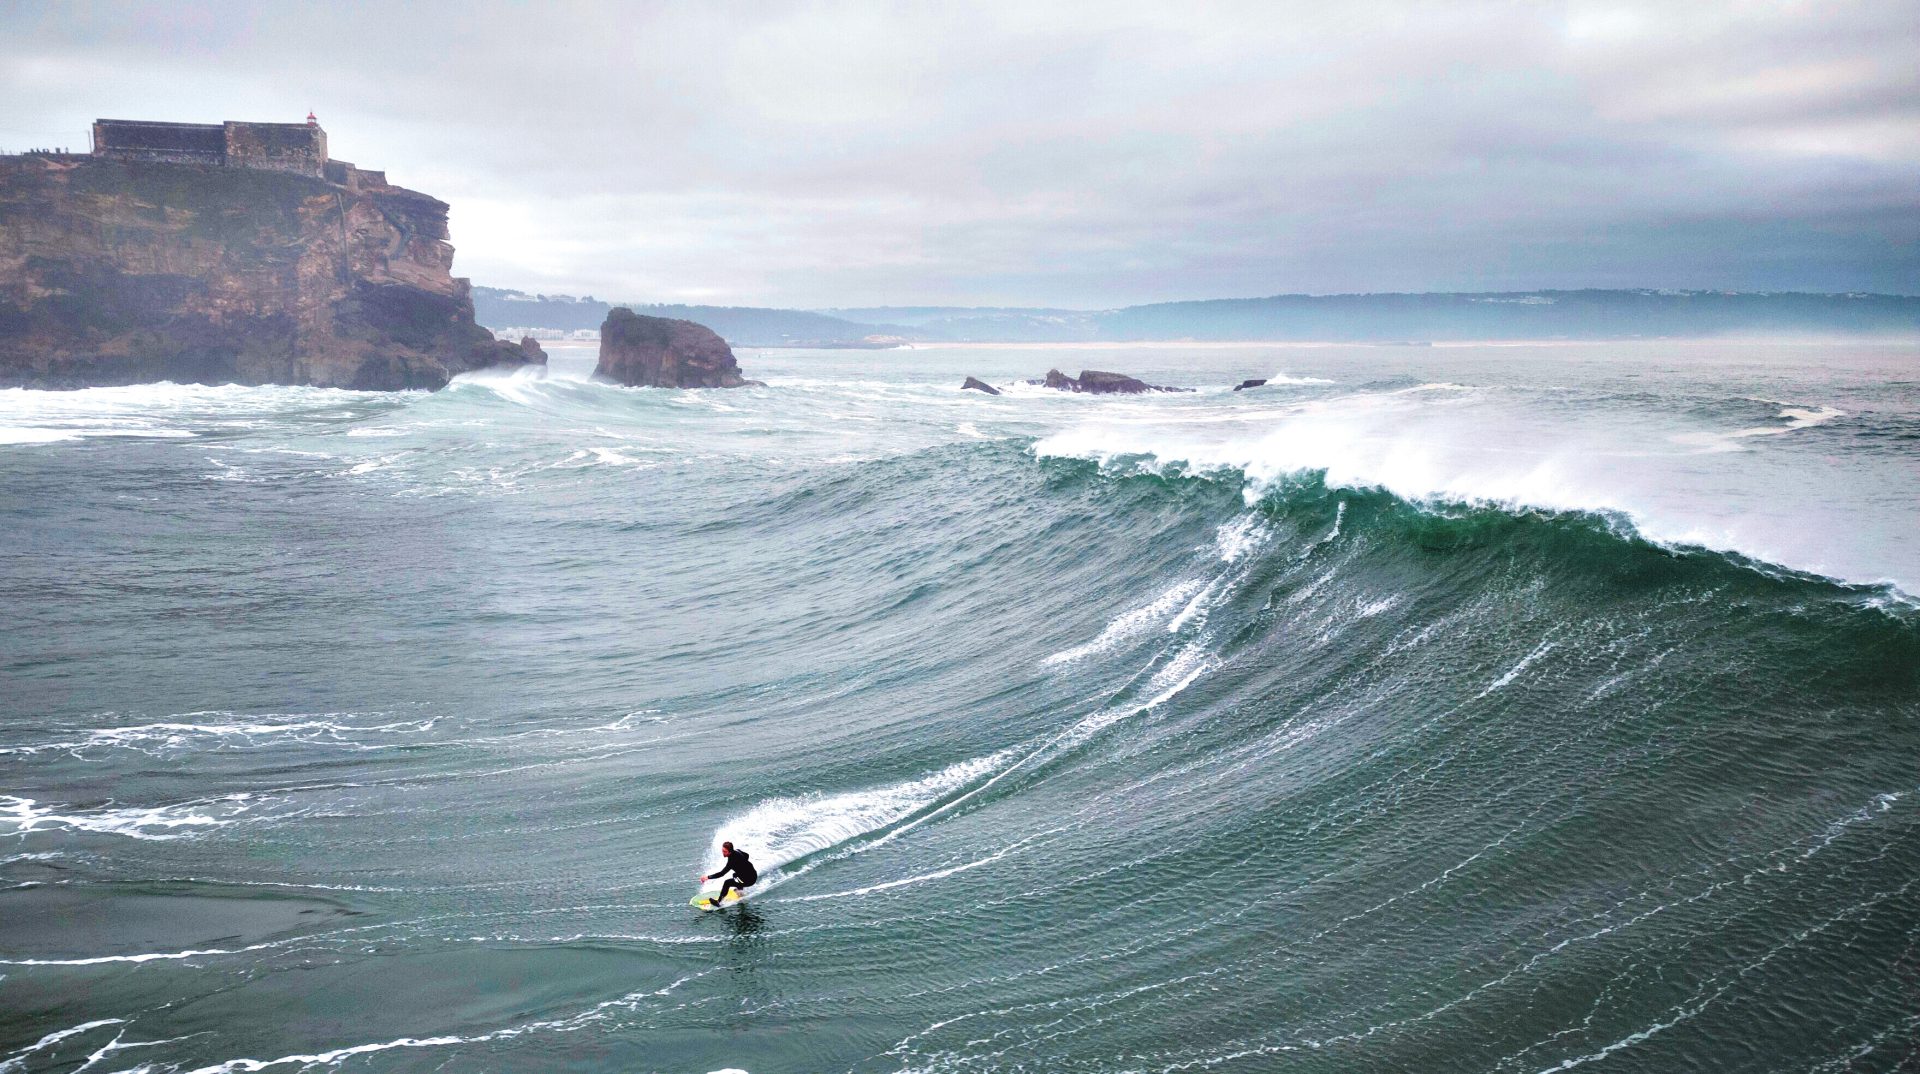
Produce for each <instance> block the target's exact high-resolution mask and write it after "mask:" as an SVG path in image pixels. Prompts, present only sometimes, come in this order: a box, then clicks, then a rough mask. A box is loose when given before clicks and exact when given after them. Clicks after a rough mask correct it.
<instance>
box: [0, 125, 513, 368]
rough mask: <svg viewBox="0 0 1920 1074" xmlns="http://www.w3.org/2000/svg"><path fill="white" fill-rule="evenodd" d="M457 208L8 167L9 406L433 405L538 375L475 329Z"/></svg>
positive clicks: (227, 176) (272, 177)
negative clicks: (165, 392)
mask: <svg viewBox="0 0 1920 1074" xmlns="http://www.w3.org/2000/svg"><path fill="white" fill-rule="evenodd" d="M447 239H448V233H447V204H446V203H445V202H443V201H438V200H436V199H434V198H431V197H428V196H427V195H425V194H421V193H419V192H417V191H413V190H407V189H404V188H402V187H397V186H393V185H391V184H389V183H388V182H387V181H386V178H385V176H384V175H382V174H381V173H379V172H370V171H364V170H361V169H358V168H355V167H354V166H353V165H351V164H347V163H345V162H344V161H329V162H326V165H325V176H324V177H321V176H318V175H301V174H294V173H292V172H285V171H272V170H263V169H258V168H244V167H228V166H224V165H221V164H217V163H178V162H171V161H161V160H119V159H110V158H108V157H105V156H94V157H72V156H69V157H58V158H50V157H43V156H0V386H8V387H28V388H86V387H93V386H99V385H116V384H141V383H149V382H153V381H160V380H170V381H175V382H179V383H192V384H302V385H315V386H319V387H332V388H360V389H374V390H390V389H401V388H439V387H441V386H443V385H445V384H446V383H447V381H448V379H449V378H451V377H452V376H454V375H455V374H457V373H464V372H467V371H469V370H473V369H482V368H486V367H489V366H497V365H507V366H518V365H524V364H526V363H528V362H536V361H542V360H544V355H540V356H539V357H536V355H538V354H539V351H538V348H537V347H536V348H534V350H532V351H529V350H527V349H525V348H524V347H519V346H515V345H514V344H512V343H507V342H502V341H498V340H495V339H494V338H493V334H492V333H491V332H488V331H487V330H486V329H485V328H482V327H480V326H479V325H478V324H476V323H474V318H473V300H472V298H471V296H470V290H469V287H468V283H467V281H466V280H464V279H458V278H456V277H454V276H453V274H452V272H451V268H452V265H453V247H452V245H450V244H449V243H448V241H447Z"/></svg>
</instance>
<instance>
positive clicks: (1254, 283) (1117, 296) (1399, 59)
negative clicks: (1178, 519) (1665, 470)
mask: <svg viewBox="0 0 1920 1074" xmlns="http://www.w3.org/2000/svg"><path fill="white" fill-rule="evenodd" d="M0 35H4V40H5V41H6V47H5V49H4V50H0V146H5V147H6V148H8V149H9V150H18V149H21V148H25V147H28V146H48V145H74V146H84V145H85V144H86V131H87V125H88V123H89V122H90V121H91V120H92V119H93V118H95V117H96V116H112V117H119V118H136V119H173V120H187V121H202V122H214V121H219V120H222V119H261V120H286V121H293V120H298V119H300V118H302V117H304V116H305V115H306V112H307V110H308V109H309V108H311V109H313V110H314V111H315V112H317V113H318V114H319V116H320V119H321V122H322V124H323V125H324V126H325V127H326V128H327V134H328V139H329V141H330V144H331V147H332V151H333V155H334V156H336V157H339V158H343V159H346V160H351V161H354V162H356V163H358V164H360V165H361V166H363V167H372V168H384V169H385V170H386V171H387V172H388V174H389V177H390V178H391V179H392V180H393V181H394V182H397V183H400V184H402V185H405V186H410V187H414V188H416V189H419V190H424V191H426V192H427V193H430V194H433V195H434V196H436V197H439V198H442V199H444V200H446V201H449V202H451V203H452V204H453V206H454V209H453V227H454V241H455V244H456V246H457V247H458V249H459V253H458V257H457V260H456V264H455V269H456V271H457V272H459V273H460V274H462V275H467V276H471V277H473V278H474V280H475V281H476V282H477V283H483V284H493V285H498V286H509V287H519V288H523V289H526V290H530V291H545V292H550V293H551V292H563V293H573V294H586V293H592V294H595V295H598V296H600V297H602V298H621V299H629V300H641V301H668V302H671V301H689V302H713V303H725V304H740V305H781V306H812V307H819V306H841V305H844V306H853V305H878V304H918V303H929V304H934V303H937V304H968V305H971V304H1007V305H1058V306H1073V307H1089V308H1094V307H1108V306H1116V305H1123V304H1127V303H1134V302H1146V301H1156V300H1163V299H1177V298H1203V297H1228V296H1249V295H1265V294H1274V293H1280V292H1312V293H1329V292H1345V291H1422V290H1509V289H1529V288H1536V287H1584V286H1596V287H1626V286H1649V287H1708V288H1729V289H1780V290H1786V289H1791V290H1820V291H1845V290H1871V291H1883V292H1895V293H1903V294H1914V293H1920V74H1917V73H1916V72H1920V3H1915V2H1913V0H1898V2H1887V3H1844V2H1829V3H1719V2H1714V0H1697V2H1689V3H1686V4H1676V3H1662V4H1648V5H1634V4H1612V3H1606V4H1587V3H1572V4H1520V3H1512V4H1506V3H1448V4H1437V3H1436V4H1424V3H1418V4H1416V3H1343V4H1337V5H1335V4H1325V3H1299V4H1279V3H1257V4H1246V5H1213V4H1198V3H1192V2H1178V3H1173V2H1169V3H1160V4H1151V5H1145V4H1143V5H1134V4H1124V3H1086V4H1079V5H1064V4H1060V5H1048V4H1032V3H1018V4H1007V5H1004V6H1000V5H983V4H969V5H916V6H911V7H909V6H905V5H882V4H877V3H876V4H806V5H792V6H786V5H773V4H750V5H738V6H734V5H725V4H712V3H688V4H677V5H665V4H654V5H617V6H616V5H599V4H572V5H568V4H540V5H519V4H499V5H493V4H485V3H459V4H447V5H432V4H410V5H389V4H367V5H361V6H356V5H351V4H344V3H336V4H315V5H312V6H304V5H302V6H295V5H285V6H277V5H254V4H246V5H226V4H198V3H166V4H152V5H87V4H70V5H69V4H39V3H20V2H16V0H0Z"/></svg>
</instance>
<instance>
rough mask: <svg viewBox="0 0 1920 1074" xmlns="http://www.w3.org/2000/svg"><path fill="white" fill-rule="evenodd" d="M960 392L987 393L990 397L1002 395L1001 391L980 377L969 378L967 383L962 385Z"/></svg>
mask: <svg viewBox="0 0 1920 1074" xmlns="http://www.w3.org/2000/svg"><path fill="white" fill-rule="evenodd" d="M960 390H961V391H963V392H964V391H976V392H986V393H987V394H988V395H999V394H1000V389H998V388H996V387H994V386H993V385H991V384H988V383H987V382H986V381H984V380H981V379H980V378H979V377H968V378H967V379H966V381H965V382H963V383H962V384H961V385H960Z"/></svg>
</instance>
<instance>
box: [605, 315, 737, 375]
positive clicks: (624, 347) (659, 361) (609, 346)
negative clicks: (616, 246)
mask: <svg viewBox="0 0 1920 1074" xmlns="http://www.w3.org/2000/svg"><path fill="white" fill-rule="evenodd" d="M593 375H594V376H595V377H597V378H600V379H602V380H609V381H612V382H613V383H615V384H623V385H625V386H627V387H629V388H744V387H749V386H760V382H759V381H756V380H748V379H747V378H746V377H744V376H742V375H741V374H740V363H739V361H738V360H736V359H735V358H734V356H733V348H731V347H729V346H727V341H726V340H724V339H721V338H720V337H719V336H718V335H717V334H715V333H714V331H713V329H711V328H708V327H707V326H705V325H702V324H695V323H693V322H692V321H680V320H674V319H672V318H668V317H644V316H641V315H640V314H637V313H635V312H633V311H632V310H630V309H627V308H626V307H625V306H616V307H614V308H613V309H611V310H609V311H607V319H606V320H605V321H603V322H601V324H600V361H599V364H598V365H596V366H595V367H594V370H593Z"/></svg>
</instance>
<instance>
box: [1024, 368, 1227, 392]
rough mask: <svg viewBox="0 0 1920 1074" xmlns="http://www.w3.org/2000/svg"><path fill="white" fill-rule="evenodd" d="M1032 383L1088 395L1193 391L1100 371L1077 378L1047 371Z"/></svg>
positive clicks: (1084, 370) (1084, 371) (1090, 372)
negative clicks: (1045, 375)
mask: <svg viewBox="0 0 1920 1074" xmlns="http://www.w3.org/2000/svg"><path fill="white" fill-rule="evenodd" d="M1032 383H1035V384H1039V385H1041V386H1042V387H1047V388H1052V389H1054V390H1055V391H1062V392H1085V393H1086V394H1088V395H1139V394H1142V393H1144V392H1190V391H1192V390H1193V389H1192V388H1168V387H1164V386H1162V385H1159V384H1148V383H1147V382H1146V381H1144V380H1140V379H1138V378H1136V377H1129V376H1127V375H1126V374H1125V373H1108V372H1106V371H1104V370H1100V369H1083V370H1081V371H1080V375H1079V376H1077V377H1070V376H1067V375H1066V374H1065V373H1062V372H1060V371H1059V370H1058V369H1049V370H1047V377H1046V379H1045V380H1039V381H1034V382H1032Z"/></svg>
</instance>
